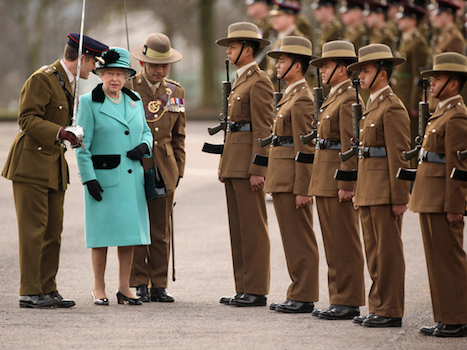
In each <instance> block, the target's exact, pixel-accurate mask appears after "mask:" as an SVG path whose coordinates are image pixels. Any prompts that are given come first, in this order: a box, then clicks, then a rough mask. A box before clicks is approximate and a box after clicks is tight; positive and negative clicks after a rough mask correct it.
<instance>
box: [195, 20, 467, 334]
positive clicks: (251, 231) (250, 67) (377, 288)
mask: <svg viewBox="0 0 467 350" xmlns="http://www.w3.org/2000/svg"><path fill="white" fill-rule="evenodd" d="M269 43H270V42H269V41H268V40H266V39H264V38H262V36H261V34H260V32H259V30H258V27H257V26H256V25H254V24H252V23H248V22H239V23H234V24H231V25H230V26H229V28H228V36H227V37H225V38H222V39H219V40H218V41H217V44H218V45H221V46H225V47H226V48H227V50H226V53H227V57H228V60H229V63H230V64H232V65H235V66H236V67H237V72H236V80H235V82H234V84H233V86H232V87H231V88H230V85H229V83H227V82H225V83H224V84H225V85H224V96H225V113H224V116H223V118H222V119H221V123H220V125H219V126H218V127H217V128H211V129H210V133H214V132H215V131H216V130H222V129H223V130H224V131H225V143H224V145H223V147H221V148H220V149H219V148H217V151H219V152H217V153H220V154H221V160H220V163H219V169H218V174H219V180H220V181H221V182H222V183H224V184H225V189H226V197H227V206H228V215H229V227H230V237H231V248H232V258H233V269H234V279H235V288H236V294H235V295H234V296H232V297H222V298H221V300H220V302H221V303H223V304H227V305H233V306H238V307H251V306H266V305H267V294H268V292H269V278H270V262H269V251H270V243H269V237H268V226H267V216H266V205H265V195H266V193H271V194H272V198H273V203H274V208H275V212H276V216H277V219H278V223H279V228H280V231H281V237H282V242H283V246H284V251H285V256H286V261H287V268H288V271H289V275H290V278H291V280H292V283H291V284H290V286H289V288H288V290H287V294H286V300H285V301H284V302H281V303H271V304H270V305H269V308H270V309H271V310H274V311H275V312H282V313H312V315H313V316H316V317H318V318H319V319H324V320H353V322H354V323H356V324H359V325H362V326H364V327H401V326H402V318H403V313H404V284H405V281H404V276H405V263H404V254H403V246H402V240H401V228H402V218H403V214H404V212H405V211H406V210H407V206H408V207H409V208H410V209H411V210H412V211H415V212H419V213H420V224H421V229H422V235H423V241H424V247H425V253H426V260H427V267H428V275H429V282H430V289H431V296H432V304H433V312H434V320H435V322H436V324H435V325H434V326H426V327H422V328H421V329H420V332H421V333H422V334H424V335H429V336H438V337H459V336H467V298H466V296H467V260H466V254H465V251H464V250H463V228H464V221H463V215H464V212H465V209H466V198H467V182H463V181H459V180H454V179H451V178H450V177H449V175H450V174H451V171H452V170H453V169H454V168H456V169H458V170H461V171H463V170H464V169H467V164H464V163H463V162H462V161H461V160H460V159H459V158H458V157H457V155H456V152H457V151H460V150H464V149H467V139H466V138H465V135H466V134H467V108H466V106H465V105H464V102H463V99H462V97H461V96H460V91H461V90H462V87H463V86H464V84H465V82H466V80H467V59H466V57H465V56H463V55H461V54H459V53H455V52H448V53H441V54H438V55H435V56H434V64H433V68H432V69H427V70H424V71H422V72H421V75H425V76H432V82H431V88H430V92H431V95H432V96H434V97H437V98H438V99H439V101H440V102H439V103H438V104H437V106H436V112H435V113H434V114H433V115H432V116H431V117H430V118H429V119H428V121H427V124H426V133H425V134H424V135H422V137H421V139H422V140H423V143H422V141H420V140H419V142H420V144H421V143H422V144H421V150H420V151H419V152H417V153H418V170H417V176H416V180H415V183H414V185H413V191H412V194H411V195H410V187H411V186H410V182H408V181H404V180H402V179H400V178H398V176H397V173H398V171H399V169H406V168H409V162H408V161H407V160H406V158H405V157H404V151H409V150H410V149H411V133H410V123H411V118H410V115H409V111H408V109H407V108H406V107H405V106H404V104H403V103H402V101H401V99H400V98H399V97H398V95H397V94H396V93H395V92H394V91H393V89H392V88H391V87H390V85H389V82H390V79H391V76H392V73H393V70H396V68H397V67H399V66H401V65H403V64H404V63H406V62H407V59H406V58H404V57H400V56H398V55H393V52H392V50H391V48H390V47H389V46H388V45H385V44H369V45H366V46H363V47H361V48H360V49H359V50H358V56H357V54H356V50H355V46H354V45H353V44H352V43H350V42H348V41H345V40H332V41H329V42H326V43H324V44H323V46H322V53H321V55H320V56H314V55H313V51H312V43H311V41H310V40H309V39H307V38H304V37H300V36H284V37H283V38H282V39H281V43H280V45H279V47H278V48H276V49H272V50H269V51H267V55H268V56H269V57H271V58H273V59H274V60H275V61H276V64H275V68H276V77H277V79H278V81H279V82H284V83H285V84H286V85H287V88H286V89H285V91H284V93H283V94H281V93H279V92H275V93H274V87H273V83H272V81H271V79H269V77H268V76H267V74H266V72H265V71H263V70H261V69H260V68H259V66H258V64H257V63H256V62H255V59H254V57H255V55H257V53H258V52H260V50H261V49H262V48H265V47H267V46H268V45H269ZM309 64H311V66H313V67H315V68H317V69H319V70H320V73H321V80H322V83H323V84H325V85H327V86H328V87H329V88H330V91H329V93H328V94H327V96H326V98H323V99H322V101H321V99H320V98H319V97H318V96H319V94H316V97H318V98H316V97H314V96H313V93H312V92H311V90H310V88H309V84H308V83H307V81H306V79H305V78H306V75H307V70H308V66H309ZM417 73H418V75H420V72H417ZM352 74H356V75H357V76H358V82H359V84H355V85H353V84H352V81H351V76H352ZM358 85H360V86H361V88H362V89H363V90H367V91H368V92H369V98H368V101H367V103H366V107H363V106H364V105H365V103H364V101H363V99H362V97H361V95H360V94H359V91H358ZM273 101H274V103H273ZM315 107H316V108H315ZM310 135H311V136H310ZM309 138H310V139H314V141H313V142H307V141H308V140H307V139H309ZM258 140H259V142H258ZM267 145H269V147H265V146H267ZM203 150H204V151H207V152H211V153H215V152H214V151H215V148H214V147H212V145H209V144H205V147H204V149H203ZM356 174H358V177H357V176H356ZM313 197H314V198H315V201H316V207H317V210H318V216H319V222H320V226H321V232H322V236H323V241H324V247H325V254H326V261H327V264H328V287H329V299H330V305H329V307H327V308H325V309H315V305H314V303H315V302H316V301H317V300H318V294H319V293H318V260H319V256H318V249H317V244H316V237H315V233H314V231H313V215H312V201H313ZM355 209H357V210H355ZM359 222H360V223H361V227H362V233H363V241H364V247H365V255H366V261H367V265H368V272H369V274H370V277H371V279H372V285H371V288H370V291H369V294H368V305H369V314H368V315H366V316H363V315H360V306H362V305H364V304H365V291H364V277H363V268H364V258H363V251H362V245H361V242H360V234H359Z"/></svg>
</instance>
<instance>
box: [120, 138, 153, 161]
mask: <svg viewBox="0 0 467 350" xmlns="http://www.w3.org/2000/svg"><path fill="white" fill-rule="evenodd" d="M145 154H149V147H148V145H147V144H145V143H144V142H143V143H141V144H139V145H138V146H136V147H135V148H133V149H132V150H131V151H128V152H127V153H126V156H127V157H128V158H130V159H131V160H141V159H143V156H144V155H145Z"/></svg>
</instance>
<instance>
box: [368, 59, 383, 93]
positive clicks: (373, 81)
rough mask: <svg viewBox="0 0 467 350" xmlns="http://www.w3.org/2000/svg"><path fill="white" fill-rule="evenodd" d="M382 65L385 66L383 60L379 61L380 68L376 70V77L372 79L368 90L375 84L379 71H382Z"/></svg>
mask: <svg viewBox="0 0 467 350" xmlns="http://www.w3.org/2000/svg"><path fill="white" fill-rule="evenodd" d="M382 66H383V61H381V62H379V67H378V70H377V71H376V74H375V77H374V78H373V80H372V81H371V84H370V86H368V90H370V89H371V87H372V86H373V84H374V83H375V81H376V77H377V76H378V74H379V72H381V67H382Z"/></svg>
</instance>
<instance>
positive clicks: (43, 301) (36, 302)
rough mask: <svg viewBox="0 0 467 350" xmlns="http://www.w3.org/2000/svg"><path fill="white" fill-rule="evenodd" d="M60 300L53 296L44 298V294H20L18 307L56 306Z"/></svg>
mask: <svg viewBox="0 0 467 350" xmlns="http://www.w3.org/2000/svg"><path fill="white" fill-rule="evenodd" d="M58 304H60V301H58V299H55V298H44V294H39V295H21V296H20V297H19V307H20V308H31V309H34V308H38V309H39V308H46V307H54V306H58Z"/></svg>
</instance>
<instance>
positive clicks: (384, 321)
mask: <svg viewBox="0 0 467 350" xmlns="http://www.w3.org/2000/svg"><path fill="white" fill-rule="evenodd" d="M362 326H365V327H378V328H387V327H402V318H400V317H384V316H377V315H375V316H373V317H371V318H369V317H367V318H365V320H364V321H363V322H362Z"/></svg>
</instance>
